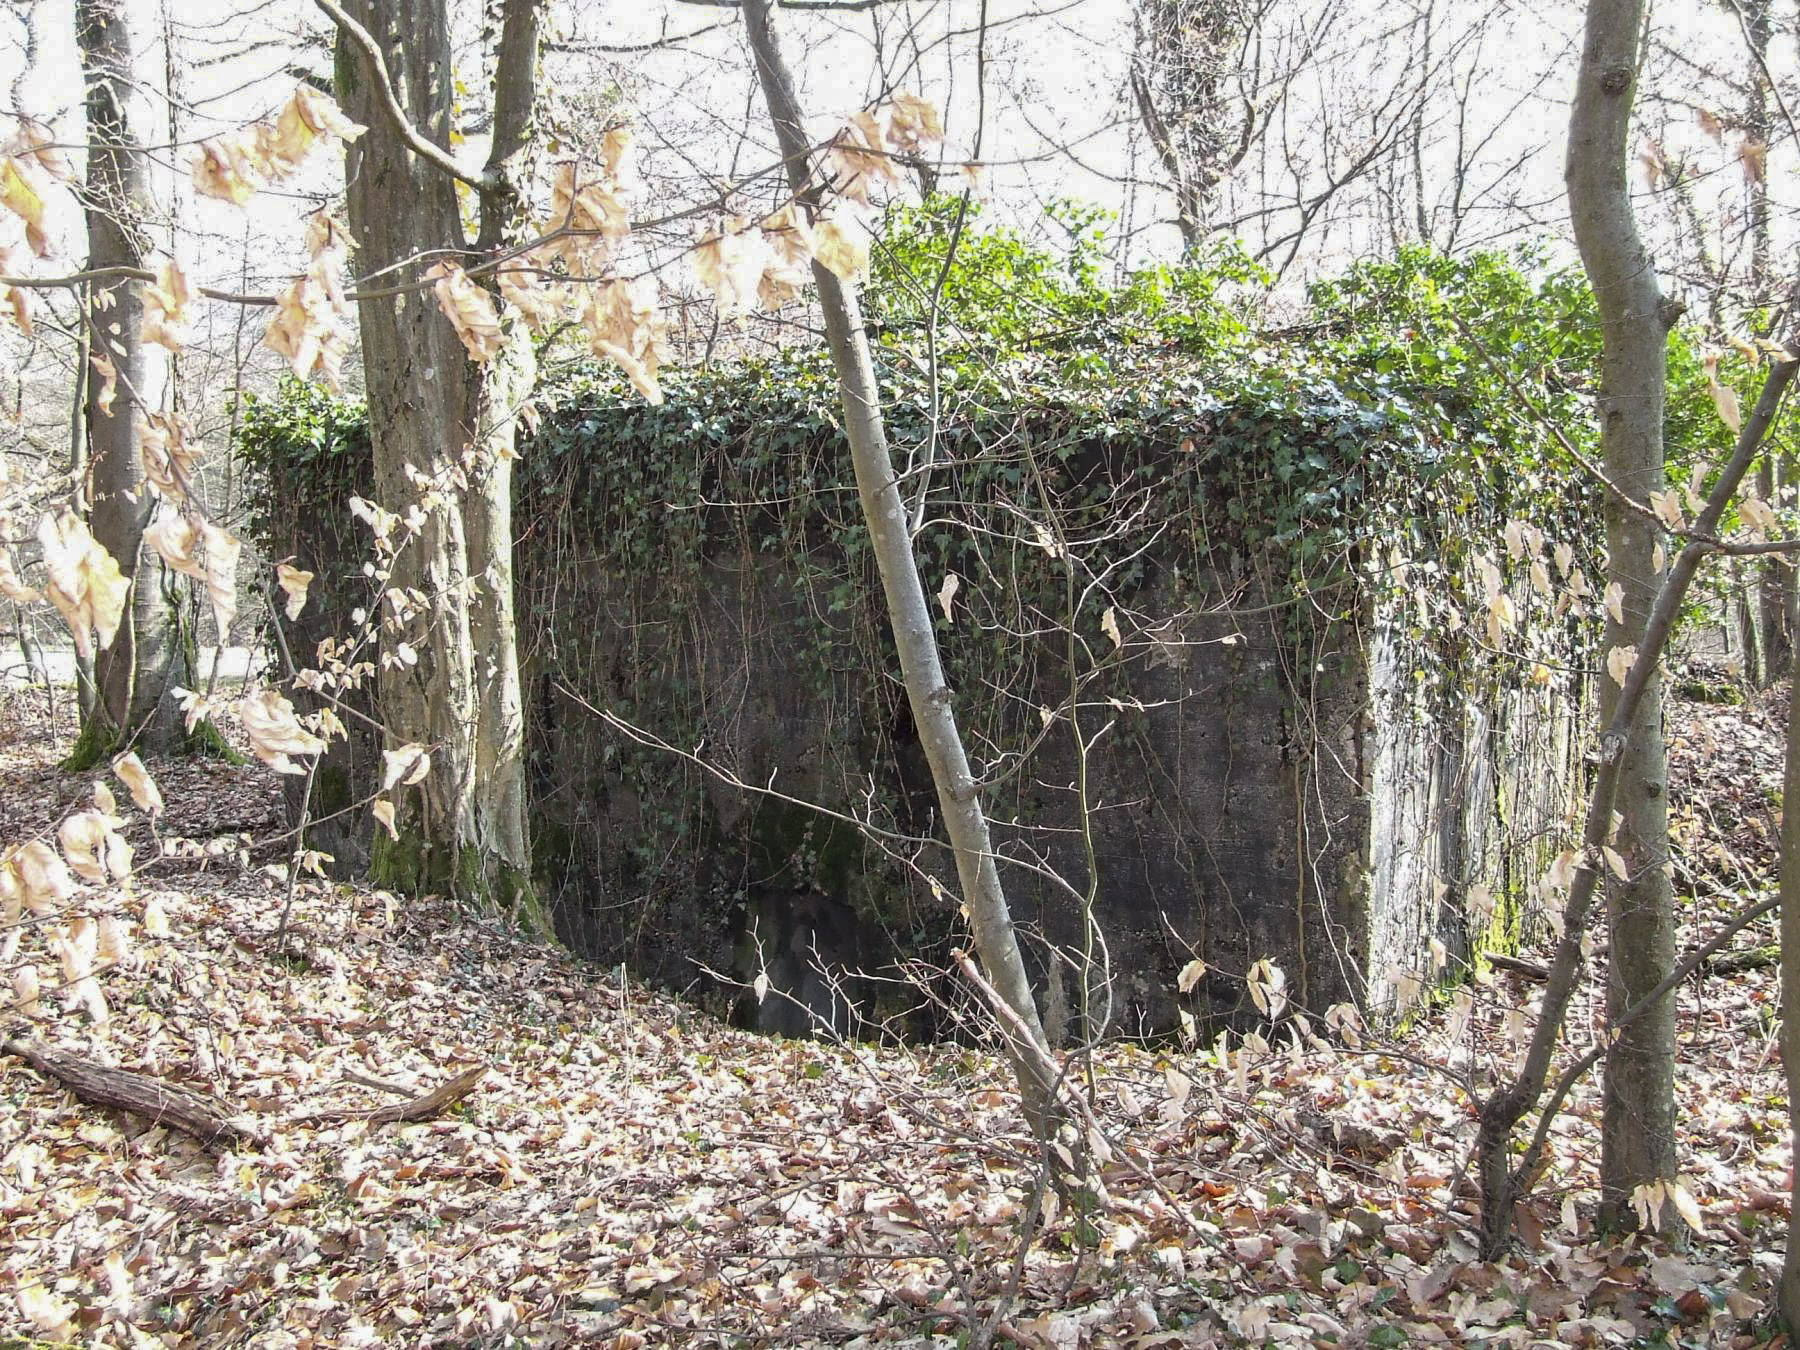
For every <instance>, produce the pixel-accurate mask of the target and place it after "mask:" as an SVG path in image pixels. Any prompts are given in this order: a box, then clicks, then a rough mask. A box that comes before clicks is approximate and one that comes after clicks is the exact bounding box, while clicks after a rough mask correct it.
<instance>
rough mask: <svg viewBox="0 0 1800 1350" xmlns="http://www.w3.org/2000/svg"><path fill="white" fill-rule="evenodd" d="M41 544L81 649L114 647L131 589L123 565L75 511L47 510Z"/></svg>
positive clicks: (53, 596)
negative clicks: (114, 640) (121, 567)
mask: <svg viewBox="0 0 1800 1350" xmlns="http://www.w3.org/2000/svg"><path fill="white" fill-rule="evenodd" d="M38 543H39V544H40V545H41V546H42V548H43V550H44V568H45V570H46V572H48V574H49V581H50V584H49V586H48V587H47V588H46V591H47V593H48V595H49V596H50V601H51V603H52V604H54V605H55V606H56V608H57V611H58V612H59V613H61V615H62V616H63V621H64V622H65V623H67V624H68V626H69V631H70V633H71V634H73V636H74V639H75V650H76V651H77V652H79V653H80V654H81V655H82V656H84V657H86V656H92V655H93V654H94V652H95V651H96V650H97V649H99V650H103V649H105V648H107V647H110V646H111V645H112V640H113V638H114V636H115V635H116V634H117V633H118V631H119V623H120V621H121V619H122V618H123V617H124V614H125V597H126V596H127V595H128V594H129V593H130V591H131V583H130V582H129V581H127V580H126V579H125V576H124V575H123V574H122V573H121V572H120V571H119V564H118V563H117V562H115V561H114V560H113V556H112V554H110V553H108V552H107V551H106V550H105V549H104V548H102V547H101V546H100V544H99V542H98V541H97V540H96V539H95V538H94V536H93V535H91V534H89V533H88V528H87V526H86V525H85V524H84V523H83V522H82V520H81V518H80V517H79V516H77V515H75V514H74V512H72V511H63V512H60V513H59V514H57V515H54V516H52V515H45V516H44V518H43V519H42V521H40V522H39V524H38ZM96 642H97V643H98V648H97V647H96Z"/></svg>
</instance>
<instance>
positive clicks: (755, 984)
mask: <svg viewBox="0 0 1800 1350" xmlns="http://www.w3.org/2000/svg"><path fill="white" fill-rule="evenodd" d="M750 990H751V992H752V993H754V994H755V995H756V1001H757V1002H758V1003H761V1002H762V1001H763V1000H764V999H765V998H767V997H768V996H769V972H768V971H766V970H759V971H757V972H756V978H755V979H754V980H752V981H751V982H750Z"/></svg>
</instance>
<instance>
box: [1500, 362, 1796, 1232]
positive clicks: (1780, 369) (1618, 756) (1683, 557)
mask: <svg viewBox="0 0 1800 1350" xmlns="http://www.w3.org/2000/svg"><path fill="white" fill-rule="evenodd" d="M1797 368H1800V362H1797V361H1796V360H1795V359H1794V357H1793V354H1792V352H1791V351H1790V353H1789V356H1788V358H1787V359H1785V360H1781V361H1777V362H1776V363H1775V364H1774V365H1773V366H1772V367H1770V370H1769V374H1768V376H1767V378H1766V379H1765V380H1764V381H1763V389H1762V393H1761V395H1760V396H1759V397H1758V398H1757V400H1756V407H1755V408H1754V409H1752V410H1751V413H1750V416H1749V417H1748V418H1746V419H1745V421H1744V427H1743V430H1742V431H1740V432H1739V433H1738V438H1737V444H1736V446H1735V447H1734V448H1733V450H1732V454H1731V458H1730V460H1728V461H1727V462H1726V464H1725V465H1724V466H1723V468H1722V469H1721V470H1720V471H1719V475H1718V480H1717V481H1716V482H1715V483H1714V484H1713V487H1712V491H1711V492H1709V493H1708V494H1707V498H1706V506H1705V509H1704V510H1702V511H1701V513H1700V517H1699V519H1698V520H1696V521H1695V522H1694V524H1693V528H1692V532H1691V534H1690V537H1689V538H1688V540H1687V542H1686V543H1685V544H1683V545H1682V549H1681V552H1680V553H1679V554H1677V555H1676V558H1675V562H1674V565H1673V566H1672V567H1670V569H1669V574H1668V576H1667V578H1666V579H1665V580H1664V581H1663V582H1662V584H1661V586H1659V587H1658V588H1657V593H1656V599H1655V602H1654V603H1653V604H1652V606H1651V609H1650V614H1649V618H1648V620H1647V621H1646V623H1645V625H1644V628H1643V631H1642V633H1641V634H1640V635H1639V637H1638V642H1637V648H1638V654H1637V659H1636V660H1635V661H1633V662H1632V666H1631V670H1630V671H1629V672H1628V673H1627V674H1626V676H1625V683H1624V685H1623V686H1622V687H1621V688H1620V689H1619V691H1618V693H1617V695H1616V697H1615V698H1614V700H1613V705H1614V706H1613V709H1612V713H1611V716H1610V717H1609V719H1608V720H1607V721H1606V723H1605V724H1604V726H1603V729H1602V731H1601V733H1600V744H1599V748H1598V751H1597V755H1596V757H1597V760H1598V764H1597V767H1596V771H1595V774H1594V782H1593V786H1592V788H1591V789H1590V791H1589V794H1588V807H1587V818H1586V824H1585V825H1584V827H1583V829H1582V837H1581V851H1580V853H1579V854H1578V855H1577V863H1576V867H1575V874H1574V877H1573V878H1572V880H1571V881H1570V883H1569V898H1568V900H1567V902H1566V903H1565V904H1564V905H1563V931H1562V936H1561V937H1560V938H1559V939H1558V940H1557V943H1556V950H1555V952H1554V953H1553V954H1552V957H1551V960H1550V975H1549V979H1548V980H1546V981H1545V985H1544V996H1543V1000H1542V1004H1541V1007H1540V1010H1539V1012H1538V1019H1537V1025H1536V1026H1535V1027H1533V1028H1532V1033H1531V1043H1530V1044H1529V1045H1528V1046H1527V1047H1526V1050H1525V1057H1524V1060H1523V1061H1522V1063H1521V1064H1520V1067H1519V1071H1518V1072H1517V1073H1516V1074H1515V1075H1514V1076H1513V1078H1512V1081H1511V1082H1508V1083H1505V1084H1503V1085H1502V1086H1499V1087H1497V1088H1495V1089H1494V1091H1493V1092H1491V1093H1490V1094H1488V1096H1487V1097H1486V1098H1484V1099H1483V1100H1482V1103H1481V1109H1480V1128H1479V1130H1478V1131H1477V1133H1476V1139H1475V1170H1476V1176H1477V1181H1478V1184H1479V1186H1480V1188H1481V1245H1482V1254H1483V1256H1484V1257H1486V1258H1487V1259H1489V1260H1494V1259H1498V1258H1499V1256H1500V1255H1501V1254H1502V1252H1503V1251H1504V1250H1505V1247H1506V1243H1507V1240H1508V1238H1509V1236H1510V1234H1511V1232H1512V1217H1513V1209H1514V1207H1515V1205H1516V1204H1517V1202H1518V1200H1519V1197H1520V1194H1521V1193H1522V1191H1523V1189H1524V1188H1525V1187H1526V1186H1527V1185H1528V1184H1529V1182H1530V1180H1531V1176H1532V1164H1533V1156H1532V1155H1533V1154H1534V1153H1535V1152H1536V1149H1535V1148H1534V1149H1532V1150H1528V1151H1527V1154H1526V1157H1525V1159H1524V1161H1523V1162H1522V1163H1521V1164H1520V1166H1519V1167H1518V1168H1517V1169H1515V1168H1514V1167H1513V1149H1512V1137H1513V1131H1514V1130H1515V1129H1516V1128H1517V1127H1518V1124H1519V1122H1520V1121H1522V1120H1523V1119H1524V1118H1525V1116H1526V1115H1527V1114H1528V1113H1529V1112H1530V1111H1532V1110H1533V1109H1534V1108H1536V1107H1537V1105H1538V1102H1539V1100H1540V1098H1542V1096H1543V1093H1544V1083H1545V1080H1546V1079H1547V1077H1548V1076H1549V1072H1550V1064H1551V1059H1552V1057H1553V1056H1554V1054H1555V1051H1556V1043H1557V1040H1558V1038H1559V1037H1560V1036H1561V1034H1562V1025H1563V1019H1564V1017H1565V1016H1566V1015H1567V1013H1568V1009H1569V999H1570V997H1571V995H1572V994H1573V993H1574V990H1575V981H1576V979H1577V977H1578V976H1579V975H1580V973H1581V968H1582V962H1583V959H1584V958H1583V955H1582V939H1583V938H1584V936H1585V935H1586V933H1587V927H1588V920H1589V918H1590V916H1591V914H1592V911H1593V906H1594V902H1595V900H1596V898H1597V897H1598V895H1599V888H1600V877H1601V874H1602V872H1603V871H1605V870H1607V864H1605V863H1603V862H1602V857H1603V855H1602V853H1601V848H1602V846H1604V845H1605V843H1606V841H1607V840H1608V839H1609V838H1611V837H1612V835H1613V830H1612V820H1613V811H1614V807H1615V805H1617V804H1618V803H1619V801H1620V800H1621V797H1620V794H1621V792H1622V790H1623V788H1622V785H1623V783H1624V765H1625V762H1626V756H1627V752H1628V747H1629V744H1630V740H1631V737H1632V736H1633V735H1634V734H1635V728H1636V726H1637V724H1638V721H1639V718H1638V714H1639V710H1640V708H1641V706H1642V701H1643V698H1644V695H1645V693H1646V692H1647V691H1648V690H1649V689H1651V688H1652V687H1653V686H1654V684H1655V681H1656V678H1657V676H1656V672H1657V666H1658V665H1659V663H1660V662H1661V660H1662V655H1663V652H1664V650H1665V649H1666V648H1667V646H1668V643H1669V636H1670V634H1671V633H1673V632H1674V630H1675V620H1676V617H1677V616H1678V615H1679V614H1680V613H1681V607H1682V604H1683V602H1684V601H1685V600H1686V599H1687V594H1688V588H1689V587H1690V586H1691V585H1692V584H1693V581H1694V575H1695V573H1697V572H1698V571H1699V569H1700V564H1701V562H1703V561H1704V560H1705V558H1706V557H1707V555H1708V554H1709V553H1712V552H1713V551H1715V548H1716V545H1714V544H1713V543H1712V542H1710V541H1711V540H1712V538H1713V537H1714V536H1715V534H1716V532H1717V530H1718V528H1719V522H1720V521H1721V520H1723V519H1724V517H1725V511H1726V508H1727V507H1729V506H1730V505H1731V502H1732V499H1733V498H1734V497H1735V496H1736V494H1737V490H1738V487H1739V485H1740V484H1742V482H1743V481H1744V475H1745V474H1746V473H1748V472H1749V471H1750V468H1751V465H1752V464H1753V462H1754V461H1755V459H1756V456H1757V453H1758V452H1759V451H1760V450H1761V448H1762V443H1763V438H1764V437H1765V436H1767V435H1768V431H1769V427H1770V426H1771V425H1772V424H1773V422H1774V420H1775V414H1776V412H1777V410H1778V409H1779V408H1780V407H1781V404H1782V401H1783V399H1785V398H1786V396H1787V391H1788V388H1789V386H1791V385H1792V384H1793V381H1794V373H1795V370H1796V369H1797ZM1665 980H1666V976H1665ZM1665 980H1659V981H1658V982H1657V983H1656V984H1655V985H1654V986H1652V987H1651V988H1650V989H1649V990H1647V991H1645V994H1644V997H1643V998H1642V999H1641V1000H1640V1002H1639V1003H1638V1004H1634V1005H1633V1006H1631V1007H1628V1008H1626V1009H1623V1010H1618V1011H1615V1010H1614V1009H1611V1008H1609V1009H1608V1015H1609V1019H1610V1018H1615V1017H1616V1018H1617V1019H1619V1021H1620V1022H1621V1023H1622V1024H1626V1025H1627V1026H1629V1025H1635V1024H1636V1022H1637V1021H1638V1020H1640V1019H1642V1018H1644V1017H1646V1016H1649V1015H1651V1014H1652V1013H1653V1012H1654V1011H1657V1010H1660V1009H1661V1008H1662V1007H1663V1006H1664V1005H1665V1004H1669V1000H1668V999H1667V998H1665V997H1664V995H1666V994H1667V993H1668V992H1669V989H1668V988H1666V987H1665ZM1668 983H1669V984H1670V985H1672V982H1668ZM1670 1006H1672V1005H1670ZM1544 1109H1545V1110H1554V1109H1555V1103H1552V1104H1551V1105H1549V1106H1547V1107H1545V1108H1544Z"/></svg>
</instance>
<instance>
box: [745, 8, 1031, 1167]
mask: <svg viewBox="0 0 1800 1350" xmlns="http://www.w3.org/2000/svg"><path fill="white" fill-rule="evenodd" d="M773 8H774V7H773V5H772V4H771V3H770V0H744V23H745V28H746V29H747V31H748V34H749V40H750V50H751V52H752V54H753V55H754V57H755V60H756V70H757V75H758V77H759V78H760V79H761V81H762V88H763V97H764V99H765V100H766V101H767V103H768V107H769V116H770V119H771V120H772V121H773V122H774V124H775V138H776V141H777V143H778V144H779V146H780V150H781V156H782V159H783V161H784V163H785V165H786V168H787V175H788V181H789V183H790V184H791V185H792V187H793V190H794V194H795V196H796V197H797V198H799V199H800V200H801V201H803V202H805V203H806V204H807V206H808V208H809V209H816V208H817V205H818V192H817V189H816V187H815V186H814V182H813V175H812V166H811V163H810V159H809V154H808V142H807V137H806V133H805V130H804V129H803V126H802V120H801V113H800V107H799V101H798V99H797V98H796V96H795V93H794V86H793V80H792V77H791V76H790V75H789V73H788V69H787V66H786V63H785V62H784V60H783V58H782V55H781V47H780V42H779V39H778V37H777V34H776V30H775V20H774V13H773ZM813 279H814V281H815V282H816V284H817V286H818V291H819V304H820V308H821V310H822V312H823V314H824V318H825V337H826V342H827V344H828V345H829V347H830V349H831V359H832V364H833V366H834V367H835V368H836V370H837V376H838V389H839V393H840V396H841V398H842V403H843V411H844V431H845V436H846V438H847V439H848V440H849V442H850V457H851V462H852V464H853V466H854V468H855V472H856V489H857V496H858V498H859V499H860V501H861V503H862V509H863V517H864V519H865V520H866V521H867V523H868V527H869V539H870V545H871V547H872V549H873V551H874V554H875V562H876V567H877V570H878V571H879V572H880V575H881V586H882V591H883V594H884V596H885V598H886V601H887V610H888V622H889V624H890V626H891V627H892V630H893V634H894V645H895V647H896V648H897V649H898V652H899V656H900V671H901V676H902V679H903V681H904V683H905V686H906V697H907V703H908V705H909V706H910V708H911V709H912V715H913V722H914V725H915V726H916V727H917V728H918V732H919V742H920V745H921V747H922V748H923V749H924V751H925V757H926V760H927V762H928V763H929V764H930V766H931V777H932V782H933V783H934V784H935V786H936V788H937V794H938V807H939V810H940V811H941V812H942V813H943V817H944V828H945V831H946V833H948V834H949V836H950V844H951V849H952V852H953V853H954V855H955V858H956V871H957V880H958V882H959V884H960V886H961V888H962V894H963V908H964V912H965V913H966V914H967V915H968V919H969V927H970V930H971V933H972V934H973V938H974V945H975V951H976V955H977V956H979V957H980V959H981V965H982V968H983V970H984V971H985V972H986V974H987V978H988V980H989V981H990V982H991V983H992V984H993V986H994V988H995V990H996V991H997V992H998V993H999V995H1000V997H1001V998H1002V999H1004V1000H1005V1002H1006V1005H1007V1007H1008V1008H1009V1009H1010V1010H1011V1011H1012V1012H1013V1014H1015V1016H1016V1017H1017V1020H1018V1030H1016V1031H1009V1032H1008V1033H1007V1035H1006V1045H1007V1054H1008V1059H1009V1061H1010V1062H1011V1064H1012V1066H1013V1069H1014V1072H1015V1074H1016V1076H1017V1079H1018V1083H1019V1090H1020V1097H1021V1099H1022V1101H1023V1103H1024V1108H1025V1112H1026V1115H1027V1118H1028V1119H1029V1120H1030V1121H1031V1124H1032V1126H1033V1128H1034V1129H1035V1130H1036V1131H1037V1132H1038V1134H1039V1137H1040V1138H1041V1139H1048V1138H1049V1137H1050V1136H1052V1135H1053V1134H1054V1133H1055V1131H1056V1129H1057V1127H1058V1126H1059V1124H1060V1123H1061V1112H1060V1110H1059V1103H1058V1097H1057V1087H1058V1084H1057V1079H1056V1077H1055V1076H1054V1074H1053V1066H1054V1060H1053V1059H1052V1058H1051V1056H1050V1055H1049V1052H1048V1041H1047V1039H1046V1038H1045V1035H1044V1029H1043V1023H1042V1021H1041V1020H1040V1019H1039V1016H1038V1008H1037V1001H1036V999H1035V997H1034V996H1033V994H1032V989H1031V981H1030V979H1029V977H1028V976H1027V974H1026V971H1025V962H1024V959H1023V957H1022V956H1021V954H1020V951H1019V942H1018V935H1017V934H1016V932H1015V931H1014V929H1013V922H1012V914H1011V911H1010V910H1009V908H1008V906H1007V902H1006V893H1005V890H1004V888H1003V887H1002V886H1001V883H1000V873H999V869H998V867H997V866H996V863H995V857H994V850H993V844H992V841H991V840H990V838H989V834H988V822H987V814H986V812H985V810H984V809H983V806H982V801H981V784H980V783H979V782H977V781H976V779H975V775H974V772H973V771H972V770H971V769H970V767H969V760H968V755H967V753H966V751H965V750H964V747H963V741H962V735H961V732H960V731H959V730H958V729H957V725H956V714H955V711H954V710H953V708H952V703H953V701H954V697H955V696H954V694H953V693H952V691H951V689H950V687H949V685H948V684H947V683H946V682H945V679H944V670H943V663H942V661H941V659H940V657H939V653H938V645H937V635H936V633H935V632H934V631H933V629H932V623H931V610H930V607H929V605H928V603H927V601H926V598H925V587H924V584H923V583H922V582H921V581H920V579H919V569H918V564H917V561H916V560H915V559H914V557H913V551H912V535H911V531H910V530H909V529H908V526H907V513H906V504H905V502H904V501H903V500H902V498H901V495H900V489H899V485H898V484H897V482H896V481H895V478H894V466H893V459H892V457H891V455H890V454H889V451H888V441H887V429H886V426H885V424H884V422H883V420H882V415H881V406H880V393H879V390H878V389H877V387H876V384H875V373H874V367H873V365H872V363H871V361H870V358H869V345H868V339H867V337H866V336H865V334H864V330H863V322H862V313H861V308H860V306H859V305H858V303H857V294H856V287H855V285H854V284H853V283H851V282H846V281H843V280H841V279H840V278H839V277H838V276H837V274H836V273H835V272H833V271H831V269H829V268H828V267H825V266H824V265H823V264H821V263H818V262H816V261H815V262H814V263H813ZM1020 1037H1023V1038H1024V1039H1025V1040H1026V1041H1027V1043H1026V1044H1019V1043H1018V1042H1019V1038H1020Z"/></svg>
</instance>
